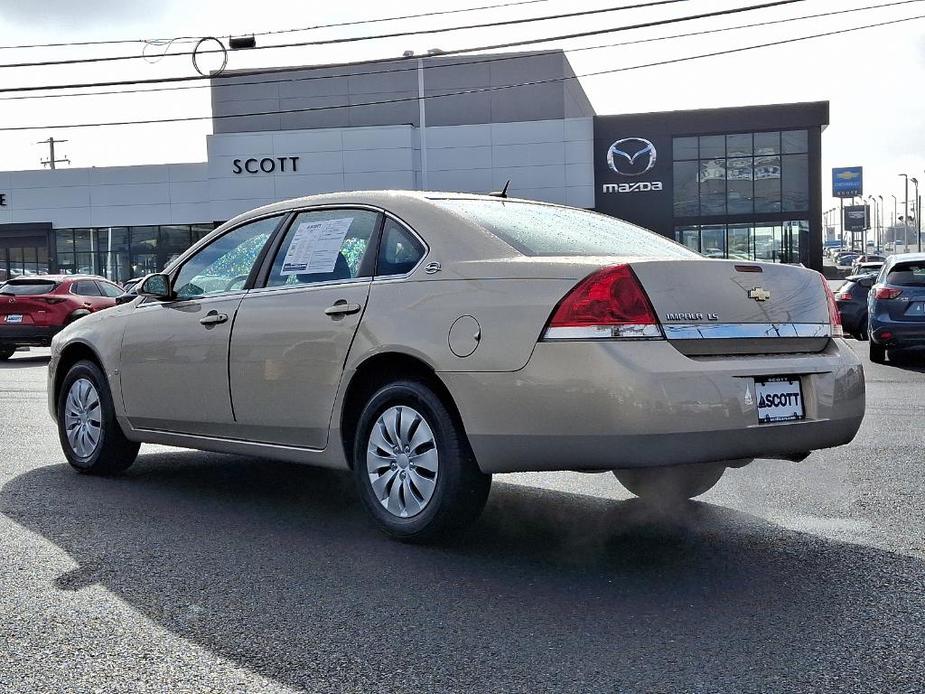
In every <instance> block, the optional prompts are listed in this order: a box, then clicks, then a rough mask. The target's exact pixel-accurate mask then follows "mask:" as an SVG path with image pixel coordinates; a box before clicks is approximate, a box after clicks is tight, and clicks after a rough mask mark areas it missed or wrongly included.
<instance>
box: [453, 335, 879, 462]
mask: <svg viewBox="0 0 925 694" xmlns="http://www.w3.org/2000/svg"><path fill="white" fill-rule="evenodd" d="M783 375H788V376H791V375H793V376H799V377H800V379H801V384H802V390H803V399H804V403H805V410H806V411H805V414H806V418H805V419H804V420H801V421H794V422H786V423H775V424H758V415H757V404H756V399H755V386H754V378H755V377H767V376H783ZM440 377H441V378H442V379H443V381H444V383H446V385H447V387H448V388H449V390H450V392H451V394H452V395H453V397H454V399H455V401H456V404H457V406H458V407H459V410H460V415H461V416H462V420H463V424H464V426H465V428H466V432H467V434H468V436H469V441H470V443H471V445H472V448H473V451H474V453H475V455H476V458H477V460H478V463H479V466H480V467H481V469H482V470H483V471H485V472H492V473H494V472H515V471H527V470H603V469H613V468H622V467H655V466H664V465H676V464H683V463H705V462H714V461H727V460H728V461H732V460H741V459H747V458H787V457H796V456H799V455H800V454H803V453H806V452H808V451H812V450H816V449H820V448H829V447H832V446H839V445H842V444H845V443H848V442H849V441H851V439H852V438H854V436H855V434H856V433H857V430H858V428H859V427H860V425H861V420H862V419H863V416H864V397H865V396H864V373H863V369H862V367H861V364H860V361H859V360H858V358H857V356H856V355H855V354H854V352H853V351H852V350H851V348H850V347H849V346H848V345H847V344H846V343H845V342H844V341H842V340H832V341H830V344H829V346H828V347H827V348H826V349H825V350H824V351H823V352H820V353H818V354H795V355H778V356H766V357H765V356H763V357H751V356H740V357H708V358H689V357H686V356H684V355H683V354H681V353H680V352H678V351H677V350H676V349H675V348H674V347H672V346H671V344H670V343H668V342H666V341H661V342H645V343H635V344H634V343H630V342H600V343H594V342H572V343H558V344H555V343H539V344H538V345H537V347H536V350H535V351H534V354H533V356H532V357H531V359H530V362H529V363H528V364H527V366H526V367H524V368H523V369H521V370H520V371H516V372H508V373H447V372H442V373H440Z"/></svg>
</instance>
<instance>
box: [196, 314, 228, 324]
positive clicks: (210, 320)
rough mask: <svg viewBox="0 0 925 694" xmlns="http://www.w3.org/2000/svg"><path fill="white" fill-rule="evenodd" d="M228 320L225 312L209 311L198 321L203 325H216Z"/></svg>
mask: <svg viewBox="0 0 925 694" xmlns="http://www.w3.org/2000/svg"><path fill="white" fill-rule="evenodd" d="M227 321H228V314H227V313H219V312H218V311H209V312H208V313H207V314H206V315H205V317H204V318H200V319H199V322H200V323H202V324H203V325H218V324H219V323H225V322H227Z"/></svg>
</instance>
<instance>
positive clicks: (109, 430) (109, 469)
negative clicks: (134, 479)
mask: <svg viewBox="0 0 925 694" xmlns="http://www.w3.org/2000/svg"><path fill="white" fill-rule="evenodd" d="M57 420H58V438H59V440H60V441H61V448H62V450H63V451H64V455H65V457H66V458H67V461H68V462H69V463H70V464H71V466H72V467H73V468H74V469H75V470H77V471H78V472H82V473H86V474H92V475H114V474H118V473H120V472H124V471H125V470H127V469H128V468H129V467H130V466H131V464H132V463H133V462H135V458H136V457H137V456H138V449H139V448H140V444H138V443H136V442H134V441H129V440H128V439H127V438H125V434H124V433H123V432H122V427H121V426H119V422H118V421H116V412H115V408H114V407H113V402H112V394H111V393H110V391H109V385H108V383H107V381H106V377H105V376H104V375H103V372H102V371H101V370H100V368H99V366H97V365H96V364H95V363H93V362H92V361H79V362H77V363H76V364H74V365H73V366H72V367H71V368H70V370H69V371H68V372H67V374H66V375H65V377H64V381H63V382H62V384H61V391H60V392H59V393H58V406H57Z"/></svg>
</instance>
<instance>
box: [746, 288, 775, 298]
mask: <svg viewBox="0 0 925 694" xmlns="http://www.w3.org/2000/svg"><path fill="white" fill-rule="evenodd" d="M748 298H749V299H754V300H755V301H767V300H768V299H770V298H771V292H769V291H768V290H767V289H762V288H761V287H755V288H754V289H749V290H748Z"/></svg>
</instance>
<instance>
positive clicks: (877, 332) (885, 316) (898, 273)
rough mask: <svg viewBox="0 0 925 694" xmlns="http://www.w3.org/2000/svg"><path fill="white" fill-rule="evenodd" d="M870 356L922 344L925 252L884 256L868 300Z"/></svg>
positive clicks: (924, 339) (924, 336) (873, 358)
mask: <svg viewBox="0 0 925 694" xmlns="http://www.w3.org/2000/svg"><path fill="white" fill-rule="evenodd" d="M867 314H868V316H869V319H868V320H869V326H868V334H869V336H870V360H871V361H872V362H876V363H878V364H882V363H883V362H884V361H885V360H886V352H887V350H894V349H901V348H903V347H917V346H925V253H904V254H902V255H893V256H890V257H889V258H887V261H886V264H885V265H884V266H883V269H881V270H880V274H879V275H878V276H877V283H876V284H875V285H874V286H873V287H872V288H871V291H870V295H869V296H868V300H867Z"/></svg>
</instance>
